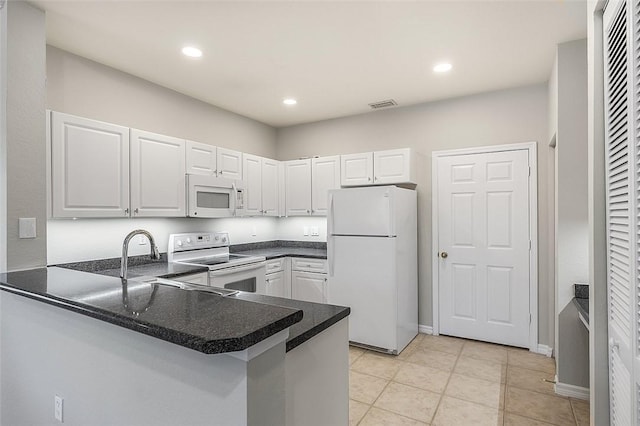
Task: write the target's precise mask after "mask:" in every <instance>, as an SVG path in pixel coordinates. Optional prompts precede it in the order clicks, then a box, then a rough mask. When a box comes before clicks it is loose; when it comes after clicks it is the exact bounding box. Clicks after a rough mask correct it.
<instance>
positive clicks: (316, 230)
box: [311, 226, 320, 237]
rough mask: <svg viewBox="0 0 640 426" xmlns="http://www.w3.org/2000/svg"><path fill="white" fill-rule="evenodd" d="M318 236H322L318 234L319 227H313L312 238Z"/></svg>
mask: <svg viewBox="0 0 640 426" xmlns="http://www.w3.org/2000/svg"><path fill="white" fill-rule="evenodd" d="M318 235H320V234H319V233H318V227H317V226H312V227H311V236H312V237H317V236H318Z"/></svg>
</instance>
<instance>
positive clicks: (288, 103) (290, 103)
mask: <svg viewBox="0 0 640 426" xmlns="http://www.w3.org/2000/svg"><path fill="white" fill-rule="evenodd" d="M282 103H283V104H285V105H295V104H297V103H298V101H296V100H295V99H293V98H287V99H285V100H284V101H282Z"/></svg>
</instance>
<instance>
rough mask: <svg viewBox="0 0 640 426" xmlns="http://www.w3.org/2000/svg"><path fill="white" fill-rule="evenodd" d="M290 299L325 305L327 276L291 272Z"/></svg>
mask: <svg viewBox="0 0 640 426" xmlns="http://www.w3.org/2000/svg"><path fill="white" fill-rule="evenodd" d="M291 298H292V299H296V300H304V301H307V302H315V303H327V274H317V273H315V272H300V271H293V272H291Z"/></svg>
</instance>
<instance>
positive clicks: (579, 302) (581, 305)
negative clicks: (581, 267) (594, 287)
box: [573, 284, 589, 324]
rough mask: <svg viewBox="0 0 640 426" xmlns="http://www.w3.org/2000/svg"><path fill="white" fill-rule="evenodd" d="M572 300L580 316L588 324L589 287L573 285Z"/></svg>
mask: <svg viewBox="0 0 640 426" xmlns="http://www.w3.org/2000/svg"><path fill="white" fill-rule="evenodd" d="M573 292H574V295H575V297H574V299H573V303H575V305H576V307H577V308H578V311H580V313H581V314H582V316H583V317H584V319H585V320H586V321H587V324H588V323H589V285H588V284H574V285H573Z"/></svg>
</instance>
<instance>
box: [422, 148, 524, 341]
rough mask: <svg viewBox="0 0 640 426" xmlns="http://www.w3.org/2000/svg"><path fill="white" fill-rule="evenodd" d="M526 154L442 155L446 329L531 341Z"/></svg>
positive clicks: (442, 310)
mask: <svg viewBox="0 0 640 426" xmlns="http://www.w3.org/2000/svg"><path fill="white" fill-rule="evenodd" d="M528 156H529V152H528V150H526V149H523V150H513V151H502V152H488V153H481V154H466V155H451V156H442V157H438V159H437V182H438V183H437V197H438V198H437V206H438V207H437V208H438V214H437V217H438V225H437V227H438V231H437V232H438V246H437V247H434V252H437V255H438V260H437V267H438V281H439V282H438V293H439V320H440V333H441V334H447V335H452V336H460V337H465V338H470V339H476V340H482V341H487V342H494V343H501V344H507V345H512V346H521V347H529V343H530V340H529V321H530V312H529V294H530V288H529V281H530V277H529V262H530V260H529V259H530V257H529V250H530V242H529V235H530V232H529V215H530V212H529V157H528ZM434 266H435V265H434Z"/></svg>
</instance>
